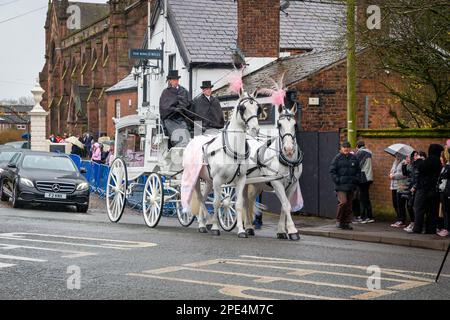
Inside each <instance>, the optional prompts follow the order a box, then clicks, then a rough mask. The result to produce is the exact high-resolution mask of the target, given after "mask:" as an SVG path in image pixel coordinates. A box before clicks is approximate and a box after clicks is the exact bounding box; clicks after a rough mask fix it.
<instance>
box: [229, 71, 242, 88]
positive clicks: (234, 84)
mask: <svg viewBox="0 0 450 320" xmlns="http://www.w3.org/2000/svg"><path fill="white" fill-rule="evenodd" d="M228 83H229V84H230V89H229V90H230V91H231V92H234V93H239V92H240V91H241V89H242V87H243V86H244V83H243V81H242V72H241V71H236V72H233V73H232V74H231V75H230V77H229V78H228Z"/></svg>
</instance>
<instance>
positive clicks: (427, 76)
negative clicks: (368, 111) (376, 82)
mask: <svg viewBox="0 0 450 320" xmlns="http://www.w3.org/2000/svg"><path fill="white" fill-rule="evenodd" d="M372 2H378V5H379V7H380V9H381V13H382V14H381V30H378V31H377V30H369V29H368V27H367V25H366V20H363V19H359V24H358V31H357V39H358V43H359V45H360V46H361V48H365V50H366V51H367V52H368V53H369V54H370V55H371V57H372V59H373V61H372V60H371V63H372V62H373V63H372V67H373V68H374V69H382V70H384V71H387V72H392V73H395V74H397V75H399V76H400V78H401V79H402V81H401V82H400V83H387V82H383V85H384V86H385V87H386V88H387V89H388V90H389V92H390V93H391V94H392V95H393V96H395V97H397V98H398V100H399V101H400V104H401V106H402V107H403V111H404V112H403V113H402V114H401V115H399V114H397V112H396V111H393V110H392V111H391V115H392V116H394V117H396V119H397V122H398V123H399V126H402V127H413V126H414V127H442V126H448V123H449V122H450V41H449V33H448V32H449V26H450V6H449V4H448V1H447V0H383V1H381V0H380V1H372Z"/></svg>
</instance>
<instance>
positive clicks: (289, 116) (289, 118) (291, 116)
mask: <svg viewBox="0 0 450 320" xmlns="http://www.w3.org/2000/svg"><path fill="white" fill-rule="evenodd" d="M285 118H287V119H288V120H289V121H291V119H292V118H294V115H293V114H284V115H281V116H280V118H279V119H278V121H277V127H278V136H279V137H280V140H281V143H283V142H284V139H285V138H286V137H291V138H292V140H293V141H294V143H296V141H297V138H296V137H295V135H293V134H292V133H285V134H282V132H281V123H280V120H282V119H285Z"/></svg>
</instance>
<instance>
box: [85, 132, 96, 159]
mask: <svg viewBox="0 0 450 320" xmlns="http://www.w3.org/2000/svg"><path fill="white" fill-rule="evenodd" d="M93 142H94V137H93V136H91V134H90V133H89V132H86V133H85V135H84V137H83V144H84V149H85V150H86V153H87V156H88V157H89V158H91V157H92V150H91V149H92V143H93Z"/></svg>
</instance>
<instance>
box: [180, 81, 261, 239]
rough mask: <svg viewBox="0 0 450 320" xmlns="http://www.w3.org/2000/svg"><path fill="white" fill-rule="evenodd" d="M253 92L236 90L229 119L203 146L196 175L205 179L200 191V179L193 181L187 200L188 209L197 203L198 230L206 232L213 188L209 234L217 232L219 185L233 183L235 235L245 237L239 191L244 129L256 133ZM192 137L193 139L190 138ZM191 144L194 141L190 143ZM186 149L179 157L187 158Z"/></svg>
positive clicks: (245, 160)
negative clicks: (210, 194)
mask: <svg viewBox="0 0 450 320" xmlns="http://www.w3.org/2000/svg"><path fill="white" fill-rule="evenodd" d="M255 94H256V92H255V93H254V94H251V95H250V94H248V93H246V92H244V90H243V89H241V90H240V93H239V100H238V103H237V106H236V107H235V108H234V110H233V114H232V116H231V118H230V121H229V122H228V123H227V125H226V126H225V128H224V129H223V131H222V132H221V133H219V134H218V135H217V136H216V137H215V138H214V139H213V140H212V141H211V142H209V143H208V144H206V145H205V146H204V147H203V158H204V161H205V164H204V165H203V167H202V170H201V172H200V177H199V178H201V179H203V180H204V181H205V182H206V187H205V188H204V190H203V192H202V191H201V187H200V179H198V180H197V182H196V185H195V190H194V192H193V195H192V200H191V203H190V207H191V208H195V207H196V206H200V208H199V211H198V217H197V220H198V223H199V232H201V233H207V232H208V231H207V228H206V225H205V221H206V220H207V219H206V218H207V216H209V214H208V211H207V209H206V206H205V202H206V200H207V198H208V194H209V193H210V192H211V190H214V214H213V216H212V218H211V220H210V221H211V223H212V227H211V233H212V234H213V235H220V231H219V226H218V211H219V207H220V202H221V192H222V186H223V185H228V184H234V185H235V188H236V212H237V219H238V220H237V221H238V229H239V231H238V236H239V237H240V238H247V237H248V236H247V234H246V232H245V229H244V226H243V215H242V210H243V202H244V199H243V191H244V187H245V180H246V172H247V168H248V157H249V152H250V150H249V147H248V144H247V140H246V135H247V132H248V133H249V134H250V135H251V136H256V135H257V134H258V132H259V123H258V115H259V112H260V111H261V106H260V105H259V104H258V103H257V101H256V99H255ZM195 139H196V138H194V139H193V141H194V140H195ZM192 143H195V142H192ZM188 149H189V148H187V149H186V151H185V153H184V155H183V157H189V154H187V153H186V152H188Z"/></svg>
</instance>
